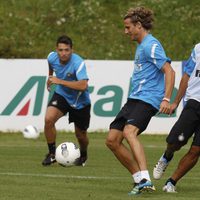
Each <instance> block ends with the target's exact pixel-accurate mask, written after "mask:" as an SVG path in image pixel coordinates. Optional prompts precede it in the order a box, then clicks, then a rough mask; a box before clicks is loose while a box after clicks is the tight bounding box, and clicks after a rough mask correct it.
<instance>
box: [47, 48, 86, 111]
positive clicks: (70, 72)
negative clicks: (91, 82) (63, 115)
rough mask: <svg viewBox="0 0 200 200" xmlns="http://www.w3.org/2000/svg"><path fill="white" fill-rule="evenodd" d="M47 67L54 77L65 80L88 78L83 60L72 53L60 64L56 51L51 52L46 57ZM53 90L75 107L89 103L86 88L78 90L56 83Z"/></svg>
mask: <svg viewBox="0 0 200 200" xmlns="http://www.w3.org/2000/svg"><path fill="white" fill-rule="evenodd" d="M47 60H48V63H49V67H50V68H51V69H52V70H53V71H54V72H55V74H56V77H57V78H59V79H62V80H66V81H78V80H88V75H87V72H86V66H85V63H84V60H83V59H82V58H81V57H80V56H79V55H77V54H75V53H72V55H71V58H70V60H69V61H68V62H67V63H66V64H65V65H62V64H61V63H60V60H59V57H58V54H57V52H51V53H50V54H49V55H48V57H47ZM55 92H56V93H58V94H60V95H61V96H63V97H64V98H65V100H66V101H67V102H68V103H69V105H70V106H71V107H73V108H75V109H81V108H84V107H85V106H87V105H89V104H90V97H89V91H88V89H87V90H85V91H78V90H74V89H70V88H68V87H65V86H63V85H57V86H56V89H55Z"/></svg>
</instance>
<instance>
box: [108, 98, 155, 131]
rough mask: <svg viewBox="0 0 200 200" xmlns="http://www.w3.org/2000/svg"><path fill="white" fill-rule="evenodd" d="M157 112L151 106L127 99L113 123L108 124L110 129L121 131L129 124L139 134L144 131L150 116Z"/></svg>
mask: <svg viewBox="0 0 200 200" xmlns="http://www.w3.org/2000/svg"><path fill="white" fill-rule="evenodd" d="M157 111H158V110H157V109H156V108H154V107H153V106H152V105H151V104H148V103H146V102H144V101H141V100H137V99H128V101H127V102H126V104H125V105H124V107H123V108H122V109H121V111H120V112H119V113H118V115H117V116H116V118H115V119H114V121H113V122H112V123H111V124H110V129H117V130H120V131H123V129H124V126H125V125H126V124H131V125H133V126H136V127H137V128H139V133H138V134H140V133H141V132H143V131H144V130H145V129H146V127H147V126H148V124H149V121H150V120H151V118H152V116H154V115H155V114H156V113H157Z"/></svg>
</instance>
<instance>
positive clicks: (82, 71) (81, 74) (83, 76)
mask: <svg viewBox="0 0 200 200" xmlns="http://www.w3.org/2000/svg"><path fill="white" fill-rule="evenodd" d="M76 77H77V79H78V80H88V79H89V78H88V75H87V71H86V66H85V62H84V61H82V62H79V63H77V64H76Z"/></svg>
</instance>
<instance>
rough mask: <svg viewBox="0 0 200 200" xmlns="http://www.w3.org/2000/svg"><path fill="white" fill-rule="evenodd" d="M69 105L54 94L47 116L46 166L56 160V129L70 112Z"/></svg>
mask: <svg viewBox="0 0 200 200" xmlns="http://www.w3.org/2000/svg"><path fill="white" fill-rule="evenodd" d="M68 107H69V105H68V104H67V102H66V100H65V99H64V97H62V96H61V95H59V94H57V93H54V94H53V96H52V98H51V100H50V102H49V104H48V107H47V111H46V115H45V125H44V133H45V136H46V140H47V145H48V149H49V152H48V154H47V155H46V157H45V159H44V160H43V162H42V164H43V165H44V166H46V165H51V163H54V162H55V161H56V160H55V151H56V128H55V123H56V122H57V121H58V119H60V118H61V117H62V116H64V115H65V114H66V113H67V112H68Z"/></svg>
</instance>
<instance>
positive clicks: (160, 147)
mask: <svg viewBox="0 0 200 200" xmlns="http://www.w3.org/2000/svg"><path fill="white" fill-rule="evenodd" d="M0 147H17V148H24V147H27V148H30V145H20V146H19V145H4V144H1V145H0ZM34 147H44V145H34ZM144 147H145V148H150V149H164V148H165V146H164V147H163V146H160V145H151V144H150V145H144ZM189 148H190V146H183V147H182V148H181V149H189Z"/></svg>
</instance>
